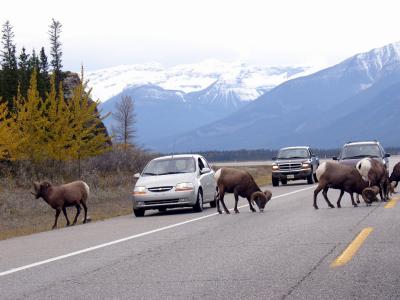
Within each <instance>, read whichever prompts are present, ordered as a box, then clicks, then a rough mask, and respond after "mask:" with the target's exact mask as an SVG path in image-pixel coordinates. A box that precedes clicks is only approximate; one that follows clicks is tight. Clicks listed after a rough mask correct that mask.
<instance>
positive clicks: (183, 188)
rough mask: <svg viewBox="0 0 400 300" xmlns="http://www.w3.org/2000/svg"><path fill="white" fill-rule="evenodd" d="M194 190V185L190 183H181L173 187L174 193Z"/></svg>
mask: <svg viewBox="0 0 400 300" xmlns="http://www.w3.org/2000/svg"><path fill="white" fill-rule="evenodd" d="M193 189H194V185H193V183H191V182H181V183H178V184H177V185H176V186H175V191H178V192H183V191H192V190H193Z"/></svg>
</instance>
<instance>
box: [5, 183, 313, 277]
mask: <svg viewBox="0 0 400 300" xmlns="http://www.w3.org/2000/svg"><path fill="white" fill-rule="evenodd" d="M312 188H313V186H312V187H308V188H304V189H300V190H296V191H293V192H289V193H286V194H282V195H278V196H275V197H272V198H271V200H272V199H277V198H281V197H285V196H289V195H292V194H296V193H299V192H302V191H306V190H309V189H312ZM246 206H249V205H248V204H246V205H242V206H239V207H238V208H243V207H246ZM230 210H233V208H231V209H230ZM216 215H218V213H212V214H209V215H206V216H202V217H199V218H194V219H190V220H187V221H183V222H179V223H175V224H172V225H168V226H165V227H160V228H157V229H154V230H150V231H146V232H143V233H139V234H135V235H131V236H128V237H125V238H122V239H118V240H115V241H111V242H108V243H104V244H100V245H96V246H93V247H89V248H85V249H82V250H78V251H75V252H71V253H67V254H64V255H60V256H56V257H52V258H49V259H46V260H42V261H38V262H35V263H32V264H29V265H25V266H22V267H18V268H13V269H9V270H7V271H4V272H1V273H0V277H2V276H5V275H9V274H12V273H16V272H19V271H23V270H26V269H30V268H34V267H37V266H41V265H44V264H48V263H51V262H54V261H57V260H62V259H65V258H68V257H71V256H75V255H79V254H83V253H86V252H90V251H94V250H97V249H101V248H104V247H108V246H112V245H115V244H119V243H123V242H126V241H129V240H132V239H136V238H139V237H142V236H146V235H149V234H152V233H156V232H160V231H164V230H167V229H171V228H174V227H178V226H182V225H185V224H188V223H192V222H196V221H200V220H203V219H206V218H209V217H213V216H216Z"/></svg>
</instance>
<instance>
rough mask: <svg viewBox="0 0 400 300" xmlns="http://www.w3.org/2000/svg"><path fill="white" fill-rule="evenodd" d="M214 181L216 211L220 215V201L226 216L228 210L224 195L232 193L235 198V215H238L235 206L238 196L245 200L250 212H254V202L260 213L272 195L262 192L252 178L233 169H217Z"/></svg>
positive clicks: (244, 172)
mask: <svg viewBox="0 0 400 300" xmlns="http://www.w3.org/2000/svg"><path fill="white" fill-rule="evenodd" d="M214 177H215V180H216V182H217V196H216V202H217V210H218V212H219V213H220V214H222V211H221V209H220V205H219V202H220V201H221V203H222V206H223V207H224V210H225V212H226V213H227V214H229V210H228V209H227V208H226V205H225V202H224V196H225V193H233V194H234V196H235V209H234V211H235V213H239V210H238V208H237V204H238V201H239V196H240V197H243V198H246V199H247V201H249V206H250V210H251V211H252V212H255V211H256V210H255V209H254V207H253V205H252V204H254V202H255V203H256V204H257V206H258V208H259V210H260V212H263V211H264V207H265V204H267V202H268V201H269V200H270V199H271V197H272V194H271V192H270V191H264V192H262V191H261V190H260V188H259V187H258V185H257V184H256V182H255V181H254V178H253V177H252V176H251V175H250V174H249V173H248V172H246V171H242V170H237V169H233V168H222V169H219V170H218V171H217V172H216V173H215V175H214Z"/></svg>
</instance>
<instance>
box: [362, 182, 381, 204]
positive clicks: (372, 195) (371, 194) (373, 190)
mask: <svg viewBox="0 0 400 300" xmlns="http://www.w3.org/2000/svg"><path fill="white" fill-rule="evenodd" d="M378 193H379V188H378V187H377V186H373V187H368V188H365V189H364V190H363V191H362V194H361V196H362V197H363V199H364V201H365V202H366V203H368V204H371V203H372V202H373V201H378V198H377V197H376V195H377V194H378Z"/></svg>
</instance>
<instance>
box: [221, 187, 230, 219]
mask: <svg viewBox="0 0 400 300" xmlns="http://www.w3.org/2000/svg"><path fill="white" fill-rule="evenodd" d="M224 196H225V191H224V190H222V191H220V194H219V200H220V201H221V204H222V207H223V208H224V210H225V212H226V213H227V214H230V212H229V209H228V208H227V207H226V205H225V201H224ZM220 213H222V212H220Z"/></svg>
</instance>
